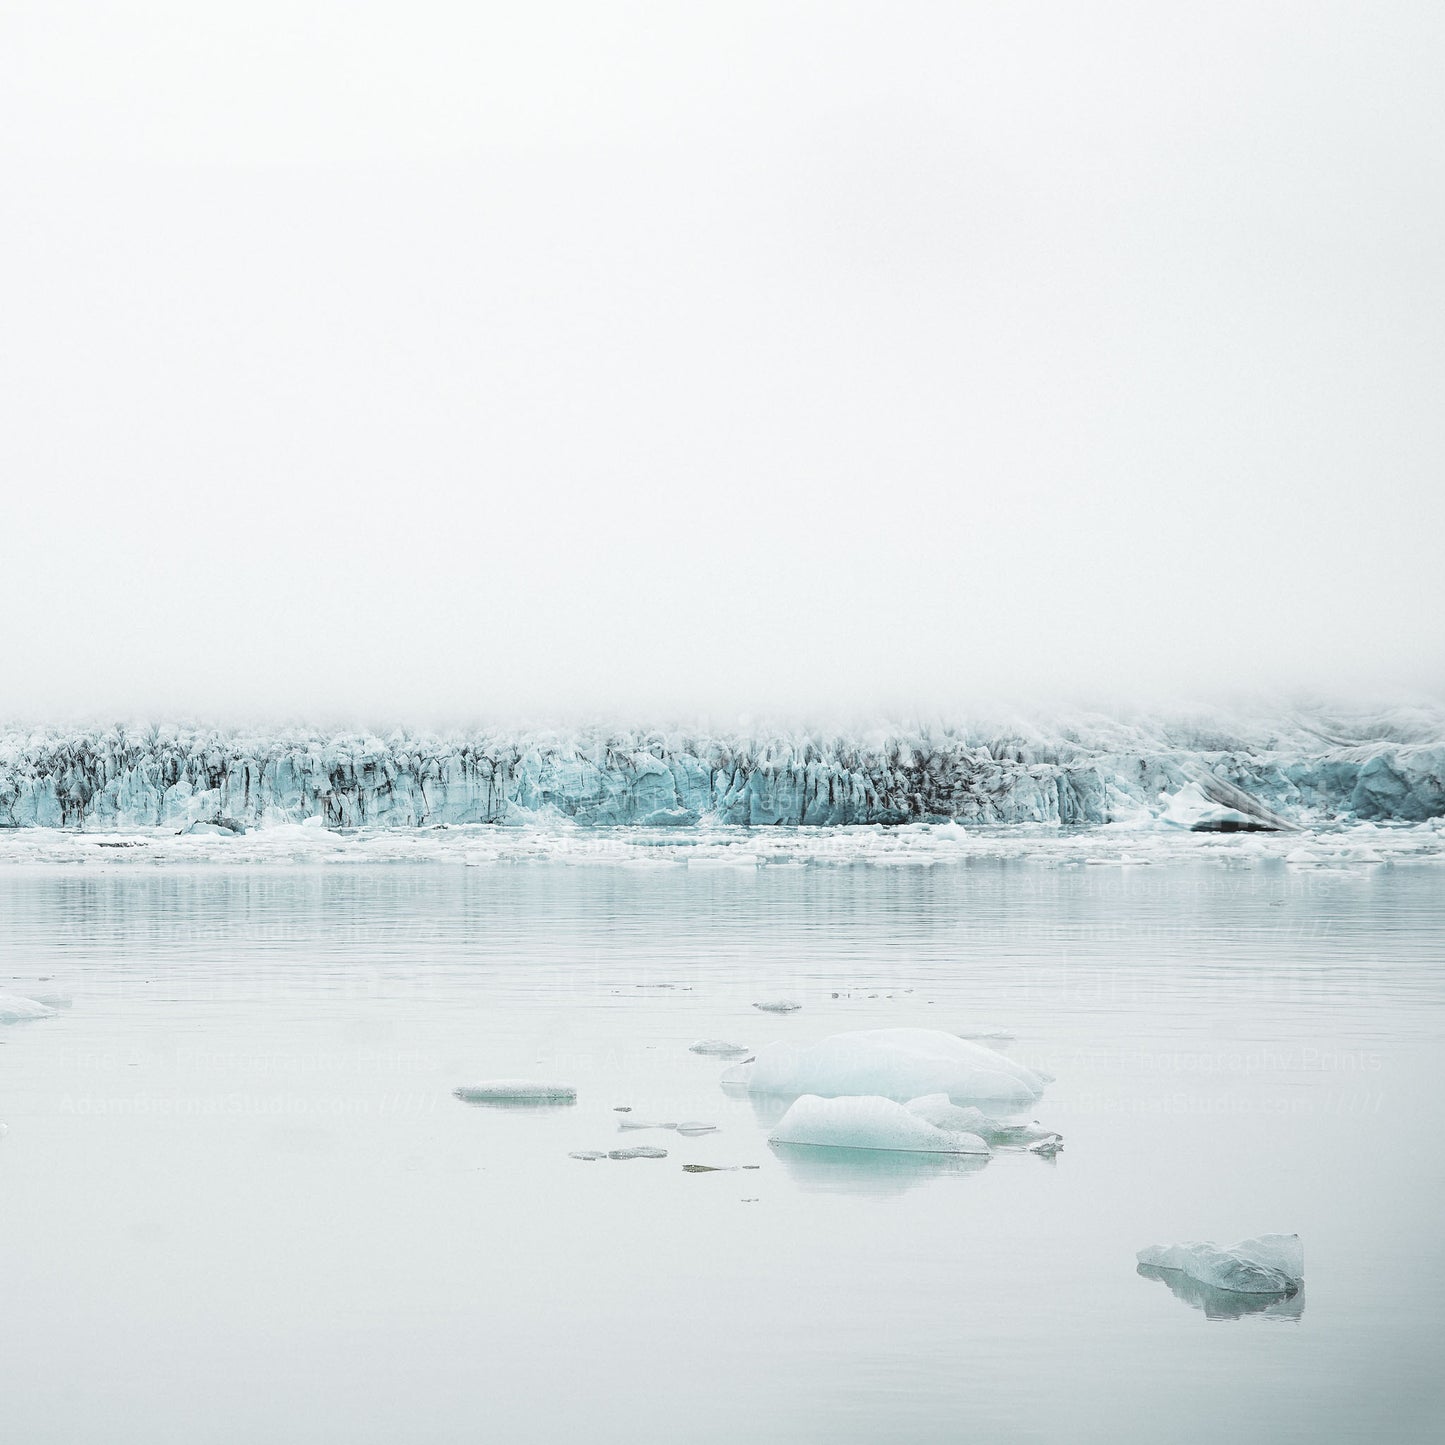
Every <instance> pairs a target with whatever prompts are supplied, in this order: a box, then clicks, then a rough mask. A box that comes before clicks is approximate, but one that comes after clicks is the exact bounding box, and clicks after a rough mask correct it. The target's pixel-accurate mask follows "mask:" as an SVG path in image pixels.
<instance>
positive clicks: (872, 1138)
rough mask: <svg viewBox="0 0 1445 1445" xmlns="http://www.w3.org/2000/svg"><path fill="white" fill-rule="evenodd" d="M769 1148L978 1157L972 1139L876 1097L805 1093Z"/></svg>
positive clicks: (982, 1148) (978, 1144) (983, 1150)
mask: <svg viewBox="0 0 1445 1445" xmlns="http://www.w3.org/2000/svg"><path fill="white" fill-rule="evenodd" d="M768 1142H769V1143H771V1144H815V1145H823V1146H826V1147H830V1148H836V1149H896V1150H902V1151H906V1152H908V1153H913V1154H982V1155H987V1154H988V1153H989V1152H990V1151H989V1147H988V1145H987V1144H986V1143H985V1142H984V1141H983V1140H982V1139H980V1138H979V1137H978V1135H976V1134H964V1133H953V1132H951V1131H948V1130H944V1129H939V1128H936V1127H935V1126H934V1125H932V1124H930V1123H928V1122H927V1121H926V1120H924V1119H920V1118H919V1117H918V1116H917V1115H916V1114H911V1113H909V1111H908V1110H907V1109H905V1108H904V1107H903V1105H902V1104H898V1103H895V1102H894V1101H893V1100H892V1099H884V1098H881V1097H879V1096H877V1095H872V1096H865V1097H862V1098H857V1097H852V1098H838V1099H821V1098H819V1097H818V1096H817V1095H816V1094H804V1095H803V1097H802V1098H801V1099H795V1100H794V1101H793V1103H792V1105H791V1106H790V1107H789V1109H788V1112H787V1113H786V1114H784V1115H783V1117H782V1118H781V1119H779V1120H778V1123H777V1126H776V1127H775V1128H774V1130H773V1132H772V1133H771V1134H769V1135H768Z"/></svg>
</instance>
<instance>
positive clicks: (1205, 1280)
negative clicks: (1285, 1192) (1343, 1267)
mask: <svg viewBox="0 0 1445 1445" xmlns="http://www.w3.org/2000/svg"><path fill="white" fill-rule="evenodd" d="M1138 1260H1139V1264H1140V1266H1141V1268H1144V1269H1149V1270H1165V1271H1170V1272H1173V1273H1177V1274H1183V1275H1188V1276H1189V1278H1190V1279H1193V1280H1197V1281H1198V1282H1199V1283H1200V1284H1203V1285H1208V1286H1210V1287H1211V1288H1213V1289H1221V1290H1230V1291H1232V1292H1233V1293H1235V1294H1292V1293H1294V1291H1296V1290H1297V1289H1299V1287H1300V1285H1302V1284H1303V1283H1304V1276H1305V1256H1304V1245H1303V1244H1302V1243H1301V1241H1300V1237H1299V1235H1297V1234H1261V1235H1259V1236H1257V1237H1256V1238H1254V1239H1245V1240H1241V1241H1240V1242H1239V1243H1238V1244H1235V1245H1231V1246H1230V1247H1229V1248H1227V1249H1225V1248H1221V1247H1220V1246H1219V1245H1217V1244H1213V1243H1211V1242H1205V1243H1202V1244H1195V1243H1188V1244H1170V1245H1164V1244H1152V1245H1150V1246H1149V1247H1148V1248H1147V1249H1141V1250H1140V1251H1139V1254H1138Z"/></svg>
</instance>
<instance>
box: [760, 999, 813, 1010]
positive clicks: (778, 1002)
mask: <svg viewBox="0 0 1445 1445" xmlns="http://www.w3.org/2000/svg"><path fill="white" fill-rule="evenodd" d="M802 1006H803V1005H802V1004H800V1003H797V1002H795V1001H794V1000H793V999H790V998H775V999H770V1000H768V1001H767V1002H766V1003H755V1004H754V1005H753V1007H754V1008H760V1009H762V1011H763V1012H764V1013H770V1014H795V1013H797V1011H798V1010H799V1009H800V1008H802Z"/></svg>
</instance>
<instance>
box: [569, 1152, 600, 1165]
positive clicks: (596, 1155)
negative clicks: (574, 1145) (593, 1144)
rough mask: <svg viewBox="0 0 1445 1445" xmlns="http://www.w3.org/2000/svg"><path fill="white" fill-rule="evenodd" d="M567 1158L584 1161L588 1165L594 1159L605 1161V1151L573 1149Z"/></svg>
mask: <svg viewBox="0 0 1445 1445" xmlns="http://www.w3.org/2000/svg"><path fill="white" fill-rule="evenodd" d="M567 1157H568V1158H569V1159H585V1160H587V1161H588V1162H589V1163H590V1162H591V1161H592V1160H594V1159H605V1158H606V1157H607V1151H606V1150H605V1149H574V1150H573V1151H572V1153H570V1154H569V1155H568V1156H567Z"/></svg>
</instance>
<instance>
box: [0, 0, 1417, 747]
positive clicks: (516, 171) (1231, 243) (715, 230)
mask: <svg viewBox="0 0 1445 1445" xmlns="http://www.w3.org/2000/svg"><path fill="white" fill-rule="evenodd" d="M1442 41H1445V11H1442V10H1441V9H1440V7H1438V6H1436V5H1427V4H1419V5H1409V4H1397V5H1392V6H1389V7H1387V8H1384V9H1381V8H1380V7H1377V6H1370V5H1363V4H1361V5H1333V6H1331V5H1319V4H1308V5H1304V4H1301V5H1283V4H1276V5H1267V6H1259V5H1256V4H1249V5H1215V6H1210V7H1206V8H1203V9H1198V10H1194V11H1188V12H1186V11H1182V10H1179V9H1177V8H1175V7H1162V8H1161V7H1158V6H1155V5H1150V4H1119V5H1091V6H1087V7H1078V6H1072V5H1027V6H1018V7H999V6H991V5H962V4H949V5H937V6H934V5H916V4H915V5H903V6H898V5H889V6H882V5H858V4H828V5H803V4H793V5H783V6H777V5H748V4H741V5H730V6H728V7H725V8H724V7H692V6H668V5H620V4H613V5H608V6H605V7H604V6H587V5H576V6H573V5H543V6H531V7H525V8H523V7H515V6H492V5H465V6H463V5H440V4H432V5H412V6H407V7H397V6H384V5H365V4H345V5H342V4H337V5H318V4H312V5H306V6H300V7H297V6H294V5H264V4H253V5H249V6H246V7H244V8H242V7H219V6H206V7H196V6H190V5H125V6H115V7H112V6H103V5H85V6H77V7H64V8H62V7H55V6H51V5H39V4H37V5H24V4H20V5H12V6H7V7H6V10H5V14H4V17H3V18H0V206H3V208H4V219H3V225H0V247H3V254H4V265H3V267H0V288H3V290H0V301H3V315H4V318H5V321H4V335H5V341H4V345H3V348H0V367H3V373H0V476H3V478H4V481H5V502H4V508H3V513H0V536H3V542H4V549H3V567H0V608H3V613H0V615H3V617H4V621H5V628H4V653H3V664H4V665H3V668H0V715H4V716H6V717H22V716H23V717H27V718H40V717H44V716H47V715H50V714H59V713H67V714H68V713H78V712H84V713H87V714H102V713H127V714H140V713H146V714H150V715H156V716H158V715H175V714H182V713H184V714H187V715H192V714H208V715H211V716H215V717H229V716H242V715H245V716H255V715H258V714H263V713H264V714H267V715H276V714H279V713H287V714H291V715H296V716H312V717H316V718H337V717H342V716H363V715H364V716H366V717H368V718H383V717H384V718H401V719H414V720H429V719H443V718H445V719H462V718H471V717H478V716H509V717H510V716H520V715H543V714H546V715H559V716H560V715H568V716H576V715H591V716H598V715H603V714H606V715H628V716H632V717H646V716H649V715H663V714H668V715H677V714H682V713H688V714H696V713H698V712H706V713H710V714H725V715H727V716H730V717H733V716H737V715H739V714H745V715H757V714H760V713H764V712H771V713H783V712H786V713H790V714H805V713H806V714H810V715H813V714H824V713H839V712H843V711H847V712H849V713H857V712H865V711H879V712H889V713H894V714H901V713H908V714H914V715H922V714H928V713H932V712H947V711H949V710H956V709H959V708H964V707H972V706H975V705H980V704H987V705H991V706H992V705H1002V704H1008V705H1018V706H1024V705H1033V704H1037V703H1039V702H1040V700H1042V699H1055V700H1057V699H1059V698H1063V697H1076V696H1077V697H1088V698H1090V699H1092V700H1103V699H1111V698H1120V699H1124V698H1127V699H1130V700H1134V701H1137V700H1142V699H1155V698H1164V697H1174V698H1190V699H1193V698H1222V697H1226V696H1234V695H1238V694H1242V693H1255V692H1262V691H1268V692H1274V693H1278V694H1280V695H1286V694H1290V695H1294V694H1301V693H1312V694H1322V695H1329V696H1332V697H1333V696H1354V697H1360V698H1371V697H1384V696H1386V695H1387V694H1388V695H1390V696H1395V695H1399V694H1407V693H1408V694H1438V693H1439V692H1440V691H1442V690H1445V622H1442V619H1445V581H1442V572H1445V569H1442V568H1441V566H1440V551H1441V538H1442V535H1445V489H1442V487H1441V485H1440V478H1441V475H1442V465H1445V422H1442V417H1445V409H1442V407H1441V405H1440V398H1441V395H1442V384H1445V272H1442V268H1441V266H1440V256H1441V254H1442V244H1445V235H1442V232H1445V93H1442V91H1441V88H1440V86H1439V69H1438V57H1439V55H1440V53H1441V43H1442Z"/></svg>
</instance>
